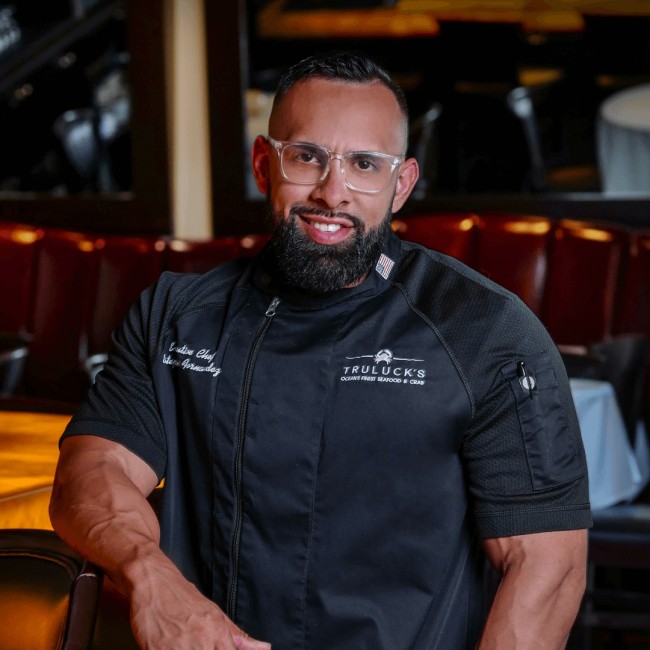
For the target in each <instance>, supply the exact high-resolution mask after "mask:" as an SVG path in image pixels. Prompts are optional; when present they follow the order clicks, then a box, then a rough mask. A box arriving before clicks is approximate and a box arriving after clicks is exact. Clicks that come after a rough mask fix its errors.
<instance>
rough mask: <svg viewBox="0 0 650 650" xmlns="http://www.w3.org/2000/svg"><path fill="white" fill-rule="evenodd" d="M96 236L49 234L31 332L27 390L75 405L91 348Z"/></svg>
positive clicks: (39, 263)
mask: <svg viewBox="0 0 650 650" xmlns="http://www.w3.org/2000/svg"><path fill="white" fill-rule="evenodd" d="M96 239H97V238H96V237H90V236H86V235H84V234H81V233H75V232H58V231H55V230H47V231H46V232H45V235H44V237H43V238H42V239H41V240H40V241H39V245H38V249H37V260H36V269H35V274H36V278H35V283H34V294H33V297H32V310H31V315H30V320H29V331H30V333H31V334H33V336H34V340H33V342H32V343H31V345H30V354H29V357H28V361H27V377H26V379H27V383H28V387H27V391H28V393H29V394H32V395H36V396H41V395H47V396H48V397H50V398H52V399H60V400H68V401H76V400H78V399H79V398H80V396H81V390H82V388H83V386H82V383H81V381H80V380H81V376H80V374H79V364H80V362H81V361H83V357H84V356H85V351H86V348H87V345H86V341H87V332H88V305H89V303H90V300H91V297H92V295H93V294H94V293H95V291H96V284H95V276H96V262H97V259H96V254H95V253H96V248H95V241H96Z"/></svg>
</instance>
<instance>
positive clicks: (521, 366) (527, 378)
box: [517, 361, 535, 399]
mask: <svg viewBox="0 0 650 650" xmlns="http://www.w3.org/2000/svg"><path fill="white" fill-rule="evenodd" d="M517 378H518V379H519V383H520V384H521V387H522V388H523V389H524V390H528V396H529V397H530V399H533V388H534V387H535V383H534V382H535V380H534V379H533V378H532V376H531V375H529V374H528V368H526V364H525V363H524V362H523V361H518V362H517Z"/></svg>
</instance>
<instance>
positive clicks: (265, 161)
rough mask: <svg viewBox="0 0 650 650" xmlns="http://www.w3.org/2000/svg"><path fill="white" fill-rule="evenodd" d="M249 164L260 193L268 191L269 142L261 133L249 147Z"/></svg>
mask: <svg viewBox="0 0 650 650" xmlns="http://www.w3.org/2000/svg"><path fill="white" fill-rule="evenodd" d="M251 166H252V167H253V175H254V176H255V182H256V183H257V189H258V190H259V191H260V192H262V194H268V192H269V144H268V142H267V141H266V138H264V137H263V136H261V135H258V136H257V138H255V142H253V147H252V148H251Z"/></svg>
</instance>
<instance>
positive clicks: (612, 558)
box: [576, 504, 650, 650]
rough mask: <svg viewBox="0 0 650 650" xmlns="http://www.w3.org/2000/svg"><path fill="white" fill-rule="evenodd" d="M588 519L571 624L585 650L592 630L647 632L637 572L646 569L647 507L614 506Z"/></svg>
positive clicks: (648, 616)
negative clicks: (581, 591)
mask: <svg viewBox="0 0 650 650" xmlns="http://www.w3.org/2000/svg"><path fill="white" fill-rule="evenodd" d="M593 515H594V526H593V528H592V529H590V530H589V556H588V562H587V587H586V591H585V595H584V598H583V601H582V606H581V608H580V612H579V614H578V618H577V621H576V623H577V626H578V627H579V628H582V629H581V632H582V636H583V639H584V648H585V650H587V649H588V648H591V645H590V644H591V635H592V631H593V630H594V629H597V628H600V629H606V630H621V631H622V630H637V631H638V630H645V631H650V591H649V590H648V587H647V584H645V581H644V579H643V574H642V573H641V572H640V571H639V570H641V569H642V570H645V571H648V570H650V552H648V549H649V548H650V506H648V505H642V504H638V505H624V506H613V507H611V508H604V509H602V510H594V512H593ZM608 574H609V576H608ZM646 575H647V574H646ZM608 577H614V578H616V580H611V579H610V580H607V578H608ZM616 583H618V584H616ZM621 647H623V646H621Z"/></svg>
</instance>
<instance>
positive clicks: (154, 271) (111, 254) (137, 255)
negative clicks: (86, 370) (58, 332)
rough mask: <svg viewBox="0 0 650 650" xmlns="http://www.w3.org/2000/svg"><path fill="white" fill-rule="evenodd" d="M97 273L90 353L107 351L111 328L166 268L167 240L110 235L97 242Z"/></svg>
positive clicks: (91, 322) (90, 316) (90, 315)
mask: <svg viewBox="0 0 650 650" xmlns="http://www.w3.org/2000/svg"><path fill="white" fill-rule="evenodd" d="M95 250H96V253H95V254H96V257H97V263H96V268H97V277H96V280H95V287H96V289H95V291H93V292H92V295H91V302H90V305H89V309H90V314H89V325H88V347H87V355H88V356H89V357H90V356H92V355H94V354H101V353H103V352H107V351H108V350H109V349H110V346H111V332H112V331H113V330H114V329H115V328H116V327H117V326H118V325H119V324H120V323H121V322H122V319H123V318H124V316H125V315H126V313H127V311H128V310H129V307H130V306H131V305H132V304H133V303H134V302H135V301H136V300H137V298H138V296H139V295H140V294H141V293H142V292H143V291H144V290H145V289H146V288H147V287H148V286H150V285H152V284H153V283H154V282H155V281H156V280H157V279H158V278H159V277H160V274H161V273H162V271H163V251H164V250H165V242H164V241H163V240H161V239H154V238H145V237H142V238H140V237H106V238H104V239H99V240H97V241H96V242H95Z"/></svg>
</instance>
